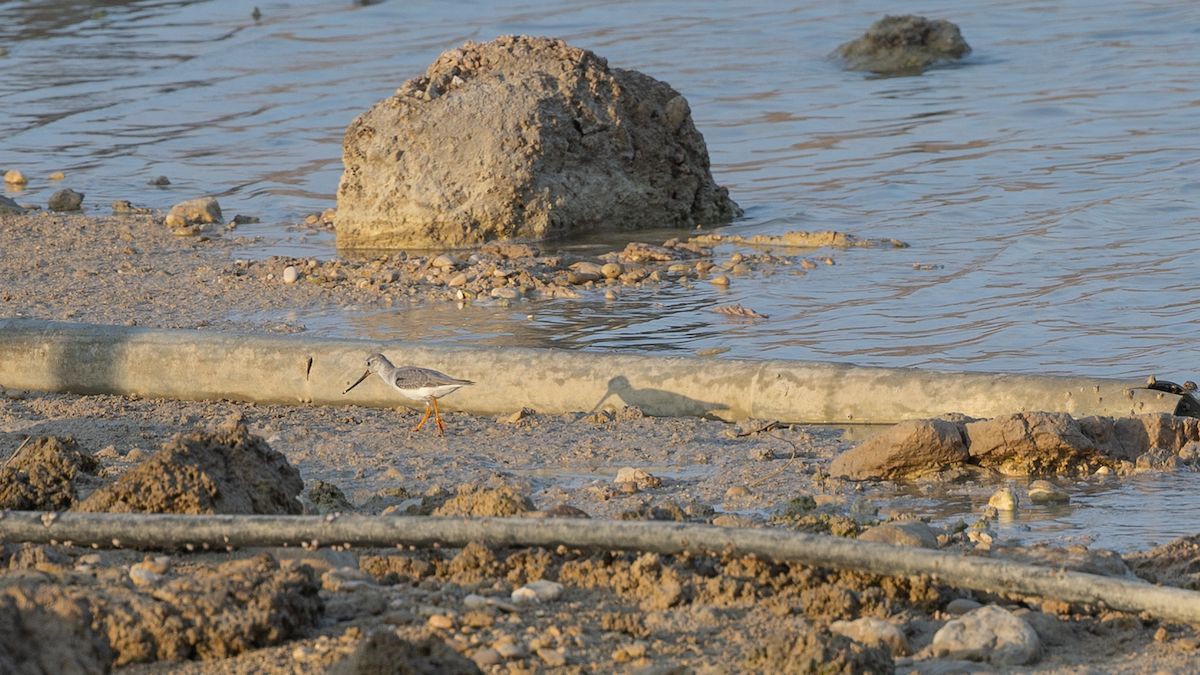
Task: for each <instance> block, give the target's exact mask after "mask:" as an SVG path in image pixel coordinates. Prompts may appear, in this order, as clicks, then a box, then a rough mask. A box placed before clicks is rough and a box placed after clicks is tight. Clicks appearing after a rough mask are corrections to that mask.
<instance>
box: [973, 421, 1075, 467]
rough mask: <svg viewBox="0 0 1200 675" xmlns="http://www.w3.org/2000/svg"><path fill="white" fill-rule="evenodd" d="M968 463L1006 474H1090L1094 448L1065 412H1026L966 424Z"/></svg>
mask: <svg viewBox="0 0 1200 675" xmlns="http://www.w3.org/2000/svg"><path fill="white" fill-rule="evenodd" d="M967 435H968V437H969V443H970V453H971V459H972V461H975V462H977V463H978V464H980V465H982V466H985V467H992V468H995V469H996V470H998V471H1000V472H1001V473H1005V474H1009V475H1027V474H1041V473H1065V474H1075V473H1083V472H1086V473H1091V472H1092V471H1093V470H1095V468H1096V466H1097V461H1096V459H1097V455H1098V453H1097V452H1096V446H1095V444H1094V443H1092V440H1091V439H1090V438H1088V437H1087V436H1085V435H1084V434H1083V432H1082V431H1081V430H1080V427H1079V424H1078V423H1077V422H1076V421H1075V420H1074V418H1072V417H1071V416H1070V415H1068V414H1066V413H1047V412H1026V413H1014V414H1012V415H1003V416H1000V417H994V418H992V419H990V420H982V421H979V422H971V423H969V424H967Z"/></svg>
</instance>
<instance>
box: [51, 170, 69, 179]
mask: <svg viewBox="0 0 1200 675" xmlns="http://www.w3.org/2000/svg"><path fill="white" fill-rule="evenodd" d="M66 177H67V174H65V173H63V172H61V171H55V172H54V173H52V174H50V175H49V176H47V177H46V180H62V179H64V178H66Z"/></svg>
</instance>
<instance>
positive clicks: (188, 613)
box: [0, 554, 322, 672]
mask: <svg viewBox="0 0 1200 675" xmlns="http://www.w3.org/2000/svg"><path fill="white" fill-rule="evenodd" d="M99 577H100V580H101V581H104V582H107V583H101V584H96V583H95V580H92V581H90V583H84V584H81V585H75V583H73V582H74V581H76V580H77V578H73V577H70V576H66V577H64V579H63V580H64V582H65V583H62V584H54V583H48V582H47V578H46V577H42V578H41V580H40V581H41V583H39V582H37V581H33V582H29V583H25V584H12V585H9V586H7V587H5V589H4V591H3V593H4V594H7V595H9V596H11V597H13V598H14V599H16V600H18V601H19V603H20V604H21V605H22V606H27V605H36V606H39V607H42V608H44V609H45V610H46V611H48V612H51V613H52V614H54V615H57V616H58V617H59V618H61V619H63V620H65V621H68V622H70V623H72V624H74V626H75V628H74V635H75V636H77V637H78V639H88V637H89V635H90V633H88V632H87V630H90V628H88V629H87V630H84V628H86V627H89V626H91V627H95V630H97V631H98V632H99V633H100V637H101V639H102V641H104V642H105V644H104V646H105V647H106V648H107V647H111V650H112V653H113V655H114V657H115V663H116V664H117V665H121V664H125V663H133V662H139V661H157V660H163V659H170V660H182V659H193V658H200V659H218V658H227V657H230V656H234V655H236V654H240V653H242V652H244V651H247V650H250V649H256V648H259V647H265V646H269V645H274V644H278V643H280V642H283V641H285V640H288V639H290V638H292V637H296V636H298V635H300V634H303V633H304V632H306V631H307V630H309V629H310V628H312V627H313V626H315V625H316V622H317V619H319V618H320V615H321V612H322V603H321V600H320V598H319V597H318V595H317V591H318V589H319V588H320V584H319V582H318V581H317V580H316V578H315V576H314V574H313V571H312V569H311V568H309V567H306V566H301V567H297V568H294V569H289V570H283V569H280V568H279V564H278V563H277V562H276V561H275V560H274V559H273V558H271V557H270V556H269V555H266V554H263V555H260V556H257V557H255V558H251V559H247V560H238V561H234V562H229V563H225V564H223V565H218V566H215V567H209V566H204V567H201V568H200V569H198V570H196V571H194V572H192V573H191V574H187V575H183V576H175V575H173V574H168V575H167V576H166V578H164V579H162V580H159V581H157V582H153V583H154V585H153V586H149V587H142V588H141V589H134V588H130V585H131V584H129V582H128V581H127V576H126V575H125V574H124V573H123V572H122V571H121V570H117V569H105V570H102V571H101V572H100V574H99ZM85 579H86V578H85ZM0 597H3V596H2V595H0ZM5 672H10V671H5Z"/></svg>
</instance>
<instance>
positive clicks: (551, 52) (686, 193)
mask: <svg viewBox="0 0 1200 675" xmlns="http://www.w3.org/2000/svg"><path fill="white" fill-rule="evenodd" d="M343 163H344V164H345V166H346V169H345V172H344V173H343V174H342V180H341V184H340V185H339V187H338V208H337V216H336V218H335V221H334V224H335V226H336V228H337V244H338V247H339V248H401V247H411V246H426V247H428V246H433V245H438V246H471V245H478V244H482V243H483V242H486V241H489V240H493V239H504V238H510V237H520V238H532V239H543V238H551V237H561V236H564V235H569V234H571V233H574V232H586V231H590V230H597V229H606V228H607V229H618V228H619V229H623V230H629V229H643V228H648V227H683V226H694V225H697V224H701V223H720V222H728V221H729V220H731V219H732V218H734V217H735V216H737V215H740V214H741V210H740V209H739V208H738V207H737V204H735V203H733V201H732V200H730V199H729V193H728V191H727V190H725V188H722V187H718V186H717V185H716V183H715V182H714V181H713V178H712V173H711V171H710V169H709V158H708V148H707V147H706V146H705V144H704V137H703V136H701V135H700V132H699V131H697V130H696V127H695V125H694V124H693V123H692V115H691V109H690V107H689V106H688V103H687V100H686V99H685V98H684V97H683V96H681V95H680V94H679V92H677V91H675V90H674V89H672V88H671V87H670V86H669V85H668V84H666V83H664V82H660V81H658V80H656V79H654V78H652V77H649V76H647V75H643V74H641V73H639V72H637V71H633V70H621V69H619V68H609V66H608V63H607V61H605V59H603V58H601V57H599V56H596V55H595V54H593V53H592V52H590V51H587V50H584V49H578V48H576V47H571V46H569V45H566V44H564V43H563V42H562V41H561V40H553V39H549V38H535V37H525V36H518V37H512V36H505V37H500V38H497V39H496V40H493V41H492V42H487V43H483V44H475V43H474V42H468V43H466V44H465V45H463V46H462V47H460V48H458V49H451V50H449V51H447V52H444V53H443V54H442V55H441V56H440V57H438V59H437V61H435V62H434V63H433V64H432V65H430V66H429V68H428V70H427V71H426V73H425V76H424V77H420V78H417V79H415V80H409V81H407V82H405V83H404V85H403V86H401V87H400V89H399V90H397V92H396V94H395V95H394V96H392V97H391V98H388V99H385V100H383V101H380V102H379V103H377V104H375V105H374V106H372V107H371V109H370V110H368V111H367V112H365V113H363V114H362V115H360V116H359V117H358V119H356V120H355V121H354V122H353V123H352V124H351V125H350V127H349V129H347V130H346V136H345V140H344V141H343Z"/></svg>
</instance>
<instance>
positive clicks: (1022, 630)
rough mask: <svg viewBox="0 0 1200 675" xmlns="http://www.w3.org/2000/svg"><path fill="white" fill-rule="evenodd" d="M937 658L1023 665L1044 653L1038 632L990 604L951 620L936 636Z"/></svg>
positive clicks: (934, 648) (935, 654) (935, 652)
mask: <svg viewBox="0 0 1200 675" xmlns="http://www.w3.org/2000/svg"><path fill="white" fill-rule="evenodd" d="M933 655H934V656H936V657H938V658H950V659H963V660H967V661H986V662H988V663H990V664H992V665H993V666H999V667H1005V666H1023V665H1027V664H1031V663H1036V662H1037V660H1038V659H1039V658H1041V656H1042V645H1041V642H1040V641H1039V640H1038V634H1037V632H1036V631H1034V630H1033V627H1032V626H1030V625H1029V624H1028V623H1026V622H1025V621H1023V620H1021V618H1020V617H1017V616H1014V615H1013V614H1012V613H1011V612H1009V611H1008V610H1006V609H1004V608H1003V607H997V606H995V605H987V606H985V607H980V608H979V609H976V610H973V611H971V612H968V613H966V614H964V615H963V616H961V617H959V618H957V619H954V620H952V621H950V622H948V623H947V624H946V625H945V626H942V628H941V629H940V630H939V631H938V632H937V633H936V634H935V635H934V636H933Z"/></svg>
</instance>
